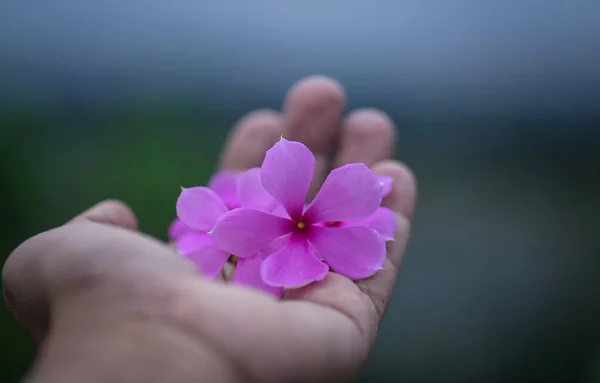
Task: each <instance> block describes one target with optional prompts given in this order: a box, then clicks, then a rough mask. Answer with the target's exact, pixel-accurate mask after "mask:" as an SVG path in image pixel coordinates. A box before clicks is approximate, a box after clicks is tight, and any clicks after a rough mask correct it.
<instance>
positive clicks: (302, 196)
mask: <svg viewBox="0 0 600 383" xmlns="http://www.w3.org/2000/svg"><path fill="white" fill-rule="evenodd" d="M314 171H315V157H314V156H313V154H312V153H311V152H310V150H309V149H308V148H307V147H306V146H304V145H303V144H301V143H299V142H293V141H288V140H286V139H284V138H281V140H280V141H279V142H278V143H276V144H275V146H273V147H272V148H271V149H269V150H268V151H267V154H266V155H265V160H264V161H263V165H262V182H263V185H264V187H265V189H266V190H267V192H269V194H271V195H272V196H273V197H274V198H275V199H276V200H277V201H279V203H280V204H282V205H283V207H285V209H286V210H287V212H288V214H289V216H290V217H291V218H292V219H293V220H296V219H299V218H300V217H301V216H302V207H303V206H304V202H305V201H306V196H307V194H308V188H309V187H310V183H311V181H312V177H313V173H314Z"/></svg>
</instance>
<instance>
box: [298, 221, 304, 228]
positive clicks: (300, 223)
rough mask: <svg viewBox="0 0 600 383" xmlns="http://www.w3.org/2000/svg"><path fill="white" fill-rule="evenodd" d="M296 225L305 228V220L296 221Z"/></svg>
mask: <svg viewBox="0 0 600 383" xmlns="http://www.w3.org/2000/svg"><path fill="white" fill-rule="evenodd" d="M296 227H297V228H298V229H300V230H302V229H304V222H302V221H298V223H296Z"/></svg>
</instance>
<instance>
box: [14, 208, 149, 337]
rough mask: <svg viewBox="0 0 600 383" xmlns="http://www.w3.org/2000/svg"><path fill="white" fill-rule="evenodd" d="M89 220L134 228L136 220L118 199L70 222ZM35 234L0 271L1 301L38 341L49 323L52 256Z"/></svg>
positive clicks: (129, 228) (85, 212) (134, 229)
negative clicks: (49, 266)
mask: <svg viewBox="0 0 600 383" xmlns="http://www.w3.org/2000/svg"><path fill="white" fill-rule="evenodd" d="M82 221H84V222H85V221H91V222H95V223H99V224H106V225H110V226H116V227H120V228H124V229H128V230H132V231H137V219H136V217H135V215H134V214H133V212H132V211H131V209H129V207H127V205H125V204H124V203H122V202H120V201H114V200H107V201H103V202H100V203H98V204H97V205H95V206H93V207H91V208H90V209H88V210H86V211H84V212H83V213H81V214H79V215H78V216H76V217H75V218H73V219H72V220H71V221H69V222H68V223H67V225H66V226H70V224H72V223H77V222H82ZM41 236H43V235H38V236H36V237H34V238H32V239H30V240H28V241H26V243H24V244H22V245H21V246H19V248H17V249H16V250H15V251H14V252H13V253H12V254H11V256H10V257H8V259H7V261H6V263H5V264H4V267H3V270H2V279H3V294H4V302H5V304H6V307H7V309H8V311H9V312H10V313H11V314H12V316H13V317H14V318H15V320H16V321H17V322H18V323H19V324H20V325H21V326H22V327H23V328H24V329H25V330H26V331H27V333H28V334H29V336H30V337H31V338H32V340H33V341H34V343H36V344H40V343H41V342H42V341H43V338H44V337H45V335H46V332H47V330H48V325H49V319H50V318H49V315H50V312H49V307H48V305H49V299H50V297H49V291H48V289H49V286H48V284H47V281H46V277H45V274H46V273H45V269H47V266H48V265H49V264H50V263H52V262H56V261H57V260H56V259H49V258H48V257H44V256H43V255H46V253H49V252H50V250H51V249H46V251H44V249H43V248H42V249H40V245H35V246H34V245H33V244H32V241H33V243H36V244H39V243H40V242H43V241H41V240H40V237H41Z"/></svg>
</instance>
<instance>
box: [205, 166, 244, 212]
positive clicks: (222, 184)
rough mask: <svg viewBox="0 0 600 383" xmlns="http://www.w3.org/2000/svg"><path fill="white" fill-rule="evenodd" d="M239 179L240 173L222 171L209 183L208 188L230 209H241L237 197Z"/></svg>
mask: <svg viewBox="0 0 600 383" xmlns="http://www.w3.org/2000/svg"><path fill="white" fill-rule="evenodd" d="M238 177H239V173H238V172H234V171H231V170H222V171H220V172H217V173H215V174H214V175H213V176H212V177H211V179H210V180H209V181H208V187H209V188H211V189H212V190H214V191H215V193H217V195H218V196H219V197H221V199H222V200H223V202H225V205H227V207H228V208H229V209H235V208H237V207H240V201H239V199H238V195H237V183H238Z"/></svg>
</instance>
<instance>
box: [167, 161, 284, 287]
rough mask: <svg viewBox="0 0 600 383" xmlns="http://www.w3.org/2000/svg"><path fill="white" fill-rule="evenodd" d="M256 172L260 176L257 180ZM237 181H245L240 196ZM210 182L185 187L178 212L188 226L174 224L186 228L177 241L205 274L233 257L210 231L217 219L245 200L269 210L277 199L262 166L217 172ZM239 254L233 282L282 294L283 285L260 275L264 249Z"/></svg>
mask: <svg viewBox="0 0 600 383" xmlns="http://www.w3.org/2000/svg"><path fill="white" fill-rule="evenodd" d="M257 170H258V169H257ZM256 176H258V177H259V178H258V180H257V179H256ZM257 181H258V185H257ZM238 183H239V184H241V185H244V192H243V193H241V194H240V195H239V197H240V198H238V192H237V189H238ZM210 185H211V188H210V189H209V188H206V187H195V188H189V189H182V191H181V194H180V196H179V199H178V200H177V215H178V217H179V222H180V223H181V225H182V226H183V227H184V228H185V229H181V228H178V227H177V226H175V224H174V225H173V226H174V227H175V230H177V229H179V230H185V232H184V233H182V234H181V233H180V234H179V236H178V237H177V239H176V241H175V246H176V248H177V251H178V253H179V254H181V255H182V256H184V257H185V258H187V259H188V260H190V261H191V262H192V263H194V265H195V266H196V267H197V268H198V269H199V270H200V271H201V272H202V274H204V275H205V276H206V277H208V278H214V277H216V276H217V275H218V274H219V273H220V272H221V270H222V269H223V267H224V265H225V263H226V262H227V260H228V259H229V257H230V253H229V252H226V251H223V250H221V249H219V247H218V246H217V245H216V243H215V241H214V239H213V238H212V237H211V236H210V235H208V233H207V232H208V231H210V230H212V228H213V227H214V225H215V223H216V221H217V219H218V218H219V217H220V216H221V215H223V214H225V213H226V212H227V211H229V209H231V208H236V207H237V206H239V205H240V204H242V203H243V204H244V205H245V206H251V207H257V208H261V209H265V210H268V209H269V207H270V206H271V208H273V207H275V200H274V199H273V198H272V197H271V196H270V195H269V194H268V193H267V192H266V191H265V190H264V188H262V185H260V170H258V174H257V173H256V170H255V169H251V170H249V171H247V172H246V173H244V174H242V175H239V176H238V175H235V178H233V177H229V174H227V176H223V173H217V175H215V177H213V179H212V180H211V183H210ZM232 190H233V192H232ZM227 201H229V203H227ZM173 226H172V227H173ZM236 255H237V256H238V262H237V265H236V270H235V274H234V278H233V282H234V283H237V284H241V285H245V286H250V287H252V288H256V289H259V290H262V291H265V292H267V293H269V294H272V295H275V296H281V293H282V290H281V289H280V288H277V287H272V286H268V285H266V284H265V283H264V282H263V281H262V279H261V278H260V265H261V264H262V261H263V259H264V258H265V255H264V254H263V253H261V252H255V253H253V254H236Z"/></svg>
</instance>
